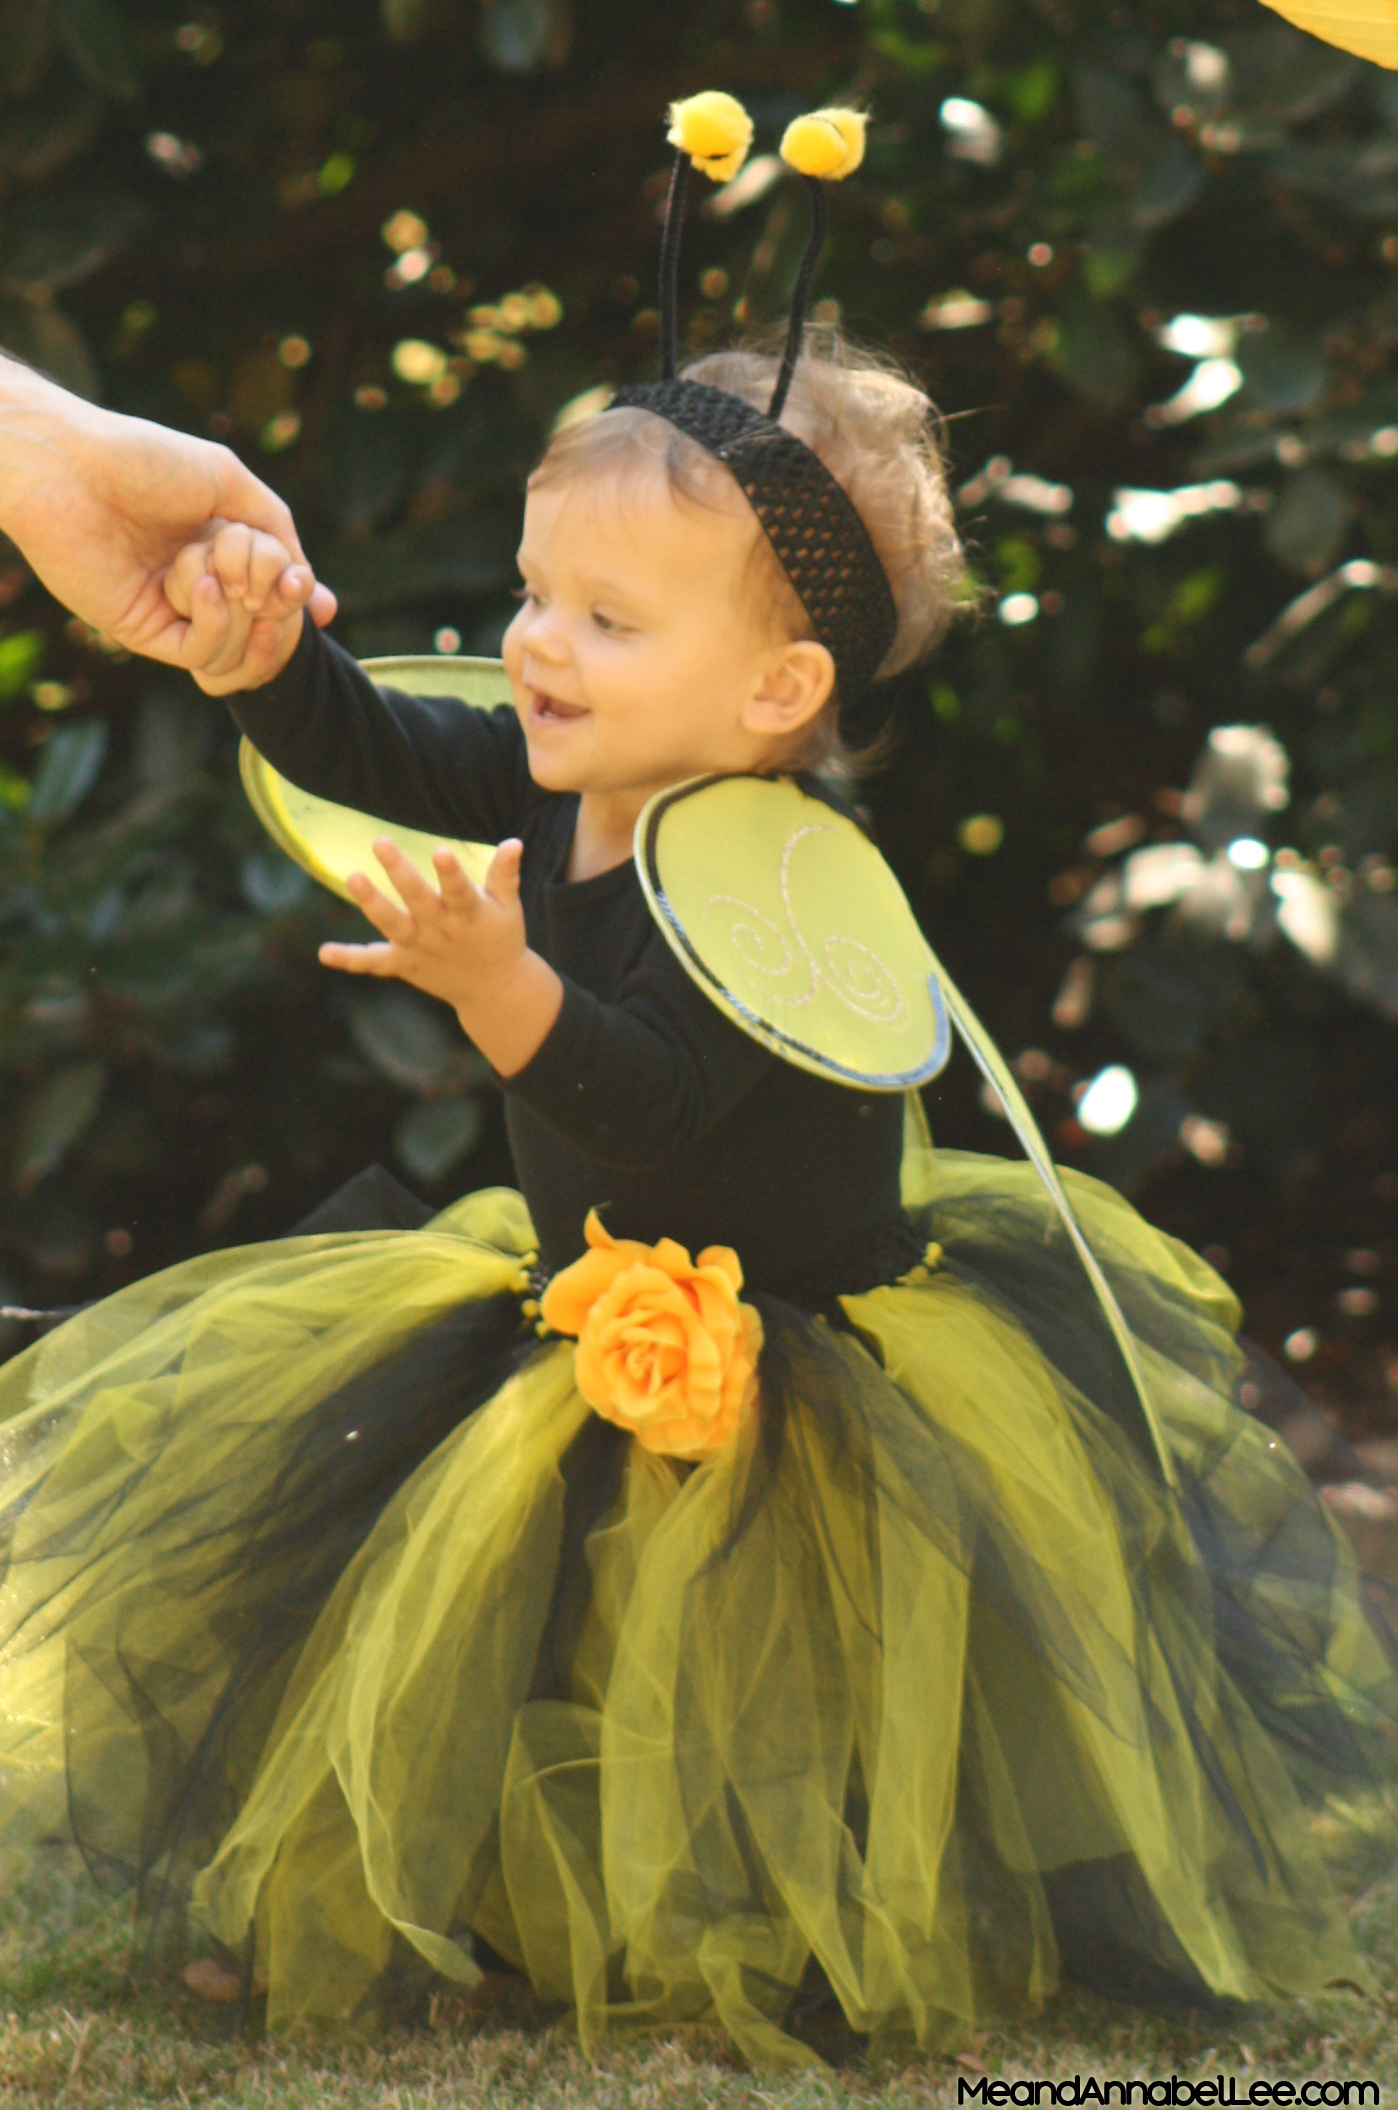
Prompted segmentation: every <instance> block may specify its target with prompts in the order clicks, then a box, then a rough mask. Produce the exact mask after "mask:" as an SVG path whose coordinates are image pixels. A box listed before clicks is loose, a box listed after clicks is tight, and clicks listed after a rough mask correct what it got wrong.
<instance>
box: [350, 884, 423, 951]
mask: <svg viewBox="0 0 1398 2110" xmlns="http://www.w3.org/2000/svg"><path fill="white" fill-rule="evenodd" d="M345 884H346V885H347V886H348V888H349V891H350V899H351V900H352V901H353V902H354V904H355V906H356V908H359V909H362V910H363V912H364V914H365V915H366V916H367V917H368V918H369V921H370V922H371V923H372V924H373V926H374V928H375V930H379V931H382V932H383V934H384V936H385V937H386V938H392V939H393V940H394V942H395V944H398V945H410V944H411V943H412V941H413V940H414V938H416V937H417V935H418V928H417V922H416V919H415V918H414V917H413V916H412V915H411V914H410V913H409V911H408V910H407V909H405V908H400V906H399V905H398V903H397V902H396V901H390V900H389V898H388V896H387V894H381V893H380V892H379V889H378V888H377V887H376V886H375V885H374V882H373V880H372V879H370V878H369V877H368V876H367V874H366V873H364V872H351V873H350V875H349V878H348V879H347V881H346V882H345Z"/></svg>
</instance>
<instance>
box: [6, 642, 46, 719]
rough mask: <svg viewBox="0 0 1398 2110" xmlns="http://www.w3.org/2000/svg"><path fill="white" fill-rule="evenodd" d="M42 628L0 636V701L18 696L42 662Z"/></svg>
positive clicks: (43, 648) (43, 647) (43, 643)
mask: <svg viewBox="0 0 1398 2110" xmlns="http://www.w3.org/2000/svg"><path fill="white" fill-rule="evenodd" d="M44 650H45V642H44V633H43V631H42V630H16V631H13V632H12V633H11V635H10V636H9V637H3V638H0V701H5V702H7V701H8V700H9V698H10V697H11V696H19V695H21V694H22V693H23V692H24V690H25V689H26V688H27V687H28V686H29V683H30V682H31V681H32V680H33V678H34V676H35V675H36V674H37V673H38V671H39V669H40V667H41V666H42V665H43V663H44Z"/></svg>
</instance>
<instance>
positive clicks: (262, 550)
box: [247, 531, 310, 615]
mask: <svg viewBox="0 0 1398 2110" xmlns="http://www.w3.org/2000/svg"><path fill="white" fill-rule="evenodd" d="M290 564H291V552H290V550H289V549H288V548H287V547H286V544H285V543H284V542H278V540H277V538H276V536H275V535H264V534H263V533H261V531H258V532H256V533H255V534H254V535H253V538H252V549H251V552H250V555H249V558H248V591H247V604H248V607H249V608H250V609H251V610H252V611H253V613H254V615H257V614H260V613H261V611H262V610H263V609H264V608H265V607H266V605H267V597H268V595H269V594H270V593H271V591H272V589H273V588H274V587H275V585H276V584H277V581H278V580H279V579H280V578H281V577H282V575H283V573H284V572H286V571H287V570H288V568H289V567H290ZM299 568H300V569H301V570H302V571H304V570H305V569H306V567H305V566H304V565H303V566H301V567H299ZM306 590H307V592H309V591H310V589H309V587H308V588H307V589H306Z"/></svg>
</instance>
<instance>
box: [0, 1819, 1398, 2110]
mask: <svg viewBox="0 0 1398 2110" xmlns="http://www.w3.org/2000/svg"><path fill="white" fill-rule="evenodd" d="M1379 1855H1380V1848H1379V1846H1378V1844H1377V1843H1376V1842H1371V1843H1370V1845H1369V1846H1368V1848H1367V1850H1365V1851H1353V1850H1352V1851H1351V1853H1350V1861H1349V1868H1348V1888H1349V1892H1350V1895H1351V1899H1352V1903H1351V1913H1352V1918H1353V1922H1354V1926H1355V1931H1356V1935H1357V1938H1358V1941H1359V1946H1360V1948H1361V1950H1362V1951H1363V1952H1364V1954H1365V1955H1366V1956H1367V1958H1368V1959H1369V1961H1370V1963H1371V1966H1372V1968H1373V1971H1374V1975H1375V1979H1376V1981H1377V1984H1378V1987H1379V1997H1378V1998H1377V1999H1366V1998H1363V1997H1361V1996H1360V1995H1359V1994H1357V1993H1354V1992H1350V1991H1343V1990H1338V1991H1334V1992H1329V1993H1326V1994H1325V1995H1323V1996H1322V1997H1320V1998H1317V1999H1312V2000H1298V2001H1293V2002H1291V2003H1289V2004H1288V2005H1286V2006H1284V2007H1281V2008H1277V2009H1273V2010H1266V2011H1263V2010H1251V2011H1248V2012H1247V2013H1246V2014H1244V2015H1240V2016H1230V2017H1229V2018H1228V2019H1227V2020H1224V2019H1221V2018H1220V2017H1219V2016H1218V2015H1213V2016H1207V2015H1200V2014H1179V2015H1171V2016H1166V2015H1160V2014H1149V2013H1144V2012H1141V2011H1138V2010H1134V2009H1130V2008H1126V2007H1122V2006H1118V2005H1113V2004H1110V2003H1108V2002H1106V2001H1104V2000H1101V1999H1098V1998H1095V1997H1093V1996H1092V1995H1090V1994H1086V1993H1078V1992H1072V1993H1067V1994H1064V1995H1062V1996H1061V1997H1060V1998H1059V1999H1057V2000H1056V2001H1054V2002H1053V2003H1052V2005H1051V2006H1050V2007H1049V2008H1048V2009H1046V2010H1045V2012H1044V2014H1043V2015H1042V2016H1041V2017H1039V2018H1038V2019H1037V2021H1036V2022H1034V2023H1033V2024H1031V2025H1029V2026H1020V2027H1017V2028H999V2029H993V2030H988V2031H985V2032H983V2033H982V2034H981V2035H980V2036H979V2037H978V2038H977V2040H976V2045H975V2049H974V2051H972V2052H965V2053H962V2054H961V2056H960V2058H959V2059H955V2060H953V2059H949V2058H941V2059H930V2058H928V2059H919V2060H917V2061H916V2062H915V2063H913V2064H912V2065H909V2066H906V2067H896V2066H889V2065H884V2066H882V2067H876V2066H874V2065H872V2064H871V2063H870V2062H869V2061H868V2060H867V2059H864V2058H860V2057H856V2058H853V2059H850V2058H846V2059H845V2060H844V2061H842V2062H841V2063H839V2064H837V2065H835V2066H832V2067H830V2068H827V2069H825V2070H807V2071H801V2072H795V2073H782V2074H751V2073H747V2072H745V2071H743V2070H742V2068H741V2067H740V2066H739V2064H738V2063H737V2061H736V2060H735V2059H734V2058H733V2057H732V2055H731V2054H730V2053H729V2052H728V2051H726V2050H725V2047H724V2045H723V2043H722V2042H721V2040H720V2039H718V2038H717V2037H715V2036H713V2035H710V2034H708V2033H705V2032H702V2031H694V2030H688V2031H678V2032H674V2033H672V2034H669V2035H667V2036H663V2037H652V2038H644V2039H632V2040H630V2041H622V2042H620V2043H618V2044H617V2045H616V2047H615V2048H613V2049H611V2050H608V2051H607V2052H605V2053H604V2054H603V2055H602V2056H601V2057H599V2058H598V2059H597V2060H595V2061H589V2060H587V2059H586V2058H585V2057H584V2056H583V2054H582V2052H581V2051H580V2049H579V2047H578V2045H577V2042H576V2040H575V2039H574V2038H573V2037H571V2036H570V2034H569V2031H568V2029H567V2027H566V2026H565V2025H563V2024H561V2023H559V2022H558V2021H557V2020H556V2019H552V2018H550V2017H549V2016H547V2015H545V2014H543V2013H542V2012H539V2011H536V2010H534V2009H533V2008H532V2006H531V2005H530V2004H529V2002H528V2000H527V1997H526V1998H524V1999H521V1998H519V1997H518V1996H513V1995H511V1996H506V1997H503V1998H502V1996H500V1995H498V1994H497V1996H496V2000H495V2003H494V2004H490V2003H485V2002H477V2003H475V2004H472V2002H471V2001H469V2000H456V1999H451V2000H447V1999H443V1998H438V1999H436V2000H434V2001H433V2002H431V2004H430V2005H429V2007H428V2009H427V2012H426V2016H425V2018H424V2021H423V2023H422V2024H421V2026H419V2027H416V2028H413V2029H408V2028H400V2029H397V2030H395V2031H392V2032H390V2033H389V2034H388V2035H386V2036H384V2037H382V2038H381V2039H379V2040H378V2041H377V2042H375V2043H373V2044H364V2043H353V2042H350V2043H346V2042H339V2043H336V2044H322V2045H305V2046H290V2045H286V2044H278V2043H271V2042H268V2041H266V2040H265V2039H259V2038H258V2037H256V2036H249V2035H246V2034H244V2033H243V2032H242V2030H241V2029H240V2028H239V2026H238V2023H237V2020H236V2018H234V2017H231V2016H230V2015H229V2013H228V2012H227V2011H225V2010H220V2009H213V2008H209V2007H207V2006H205V2005H204V2004H203V2003H202V2002H200V2001H197V2000H195V1999H194V1998H192V1997H191V1996H190V1995H188V1994H187V1993H185V1992H184V1990H183V1988H182V1987H181V1986H180V1985H179V1983H178V1981H177V1980H175V1979H173V1978H168V1979H165V1980H156V1981H154V1982H152V1981H151V1980H149V1979H147V1980H145V1981H144V1982H138V1980H137V1979H136V1978H135V1977H134V1976H133V1973H132V1970H131V1959H132V1938H131V1931H130V1923H129V1920H128V1918H127V1917H126V1915H125V1914H124V1913H123V1912H122V1911H121V1910H120V1909H119V1908H117V1907H115V1906H103V1907H101V1908H100V1909H98V1910H95V1911H94V1910H93V1909H92V1908H91V1907H90V1906H87V1905H82V1904H80V1903H79V1892H78V1890H77V1888H76V1886H75V1884H74V1882H73V1879H72V1876H71V1872H70V1871H69V1869H68V1867H67V1865H66V1864H65V1863H64V1862H62V1861H61V1859H60V1858H59V1857H58V1856H55V1857H54V1858H53V1860H52V1862H51V1865H49V1866H47V1867H45V1868H44V1869H42V1870H41V1871H39V1872H38V1873H37V1874H36V1875H35V1876H34V1877H33V1878H31V1879H30V1881H29V1882H28V1883H27V1884H26V1885H25V1886H23V1887H21V1888H20V1889H18V1890H16V1891H14V1892H12V1893H11V1894H10V1895H9V1896H8V1897H6V1898H4V1899H3V1900H0V2106H3V2110H31V2106H37V2105H40V2104H43V2105H62V2106H65V2110H67V2106H71V2110H97V2106H99V2105H100V2106H103V2110H137V2106H142V2110H144V2106H146V2105H156V2104H160V2105H166V2104H181V2105H201V2106H202V2105H208V2106H219V2105H227V2106H229V2110H233V2106H237V2110H273V2106H275V2110H312V2106H315V2110H320V2106H326V2110H331V2106H333V2110H448V2106H450V2110H478V2106H479V2110H486V2106H489V2110H699V2106H700V2105H703V2106H705V2110H748V2106H752V2110H756V2106H759V2105H761V2106H767V2110H836V2106H843V2105H850V2106H854V2105H864V2104H869V2105H882V2106H885V2110H919V2106H925V2105H932V2104H943V2103H946V2104H951V2103H955V2102H956V2100H957V2082H958V2079H960V2078H963V2077H965V2078H974V2077H975V2076H976V2074H977V2073H978V2072H979V2071H980V2070H982V2069H984V2070H985V2071H987V2072H989V2073H990V2074H992V2075H1002V2076H1004V2077H1005V2078H1007V2079H1011V2080H1013V2079H1015V2078H1021V2079H1023V2078H1043V2079H1049V2080H1052V2079H1062V2078H1064V2077H1066V2076H1069V2075H1072V2074H1074V2073H1080V2074H1083V2075H1086V2074H1088V2073H1095V2074H1096V2075H1097V2076H1098V2077H1099V2079H1105V2078H1107V2077H1109V2076H1124V2077H1137V2078H1153V2077H1166V2076H1168V2075H1169V2074H1171V2073H1178V2074H1179V2075H1180V2076H1181V2077H1182V2078H1188V2079H1192V2080H1198V2079H1201V2078H1203V2077H1205V2076H1207V2075H1210V2074H1214V2075H1216V2074H1219V2073H1225V2074H1235V2075H1236V2076H1237V2081H1238V2087H1239V2090H1240V2092H1241V2091H1242V2090H1244V2089H1245V2087H1246V2084H1247V2082H1248V2081H1249V2080H1250V2079H1253V2078H1267V2079H1281V2078H1287V2079H1291V2080H1303V2079H1311V2078H1324V2077H1327V2076H1328V2077H1332V2078H1340V2079H1344V2078H1352V2079H1372V2080H1377V2081H1378V2082H1379V2083H1380V2086H1381V2088H1384V2089H1393V2088H1398V1872H1395V1871H1394V1869H1393V1867H1392V1862H1391V1857H1390V1855H1389V1852H1388V1849H1387V1847H1386V1845H1385V1846H1384V1848H1383V1849H1382V1859H1380V1858H1379Z"/></svg>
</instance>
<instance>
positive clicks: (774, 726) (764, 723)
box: [743, 637, 835, 739]
mask: <svg viewBox="0 0 1398 2110" xmlns="http://www.w3.org/2000/svg"><path fill="white" fill-rule="evenodd" d="M834 688H835V662H834V660H833V659H832V658H831V656H830V651H829V648H828V646H825V645H821V644H817V642H816V640H815V639H814V638H809V637H803V638H795V639H793V640H792V642H791V643H790V644H788V645H784V646H782V648H781V650H780V651H779V652H778V653H776V654H775V655H774V656H773V658H772V660H771V661H770V662H769V664H768V666H767V668H766V670H765V672H764V674H763V677H762V680H761V682H760V684H759V686H758V687H757V689H756V690H755V691H754V692H753V695H752V696H751V698H750V699H749V701H748V703H747V704H746V706H745V707H744V710H743V725H744V726H745V728H746V729H747V731H748V732H750V733H764V734H766V735H768V736H770V737H772V738H776V739H781V738H784V737H786V736H787V735H789V734H791V733H798V732H800V730H801V728H802V726H803V725H809V724H810V722H811V720H812V719H813V718H816V717H819V715H820V713H821V711H823V710H824V708H825V706H826V704H827V703H828V702H829V700H830V697H831V696H832V694H833V693H834Z"/></svg>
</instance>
